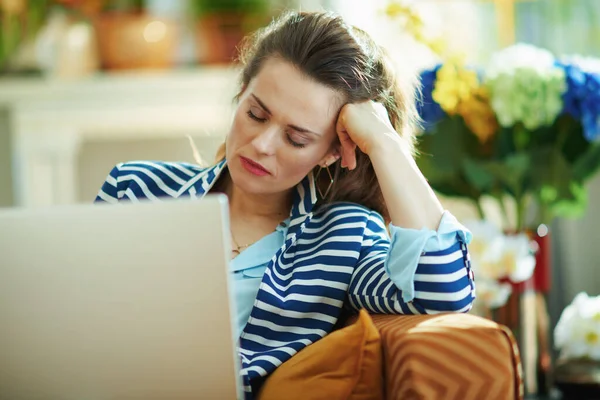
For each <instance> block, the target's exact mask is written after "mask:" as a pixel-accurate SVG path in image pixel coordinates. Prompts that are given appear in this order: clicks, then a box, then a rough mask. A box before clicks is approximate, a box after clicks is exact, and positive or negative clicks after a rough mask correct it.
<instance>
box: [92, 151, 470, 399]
mask: <svg viewBox="0 0 600 400" xmlns="http://www.w3.org/2000/svg"><path fill="white" fill-rule="evenodd" d="M224 167H225V161H223V162H221V163H219V164H217V165H215V166H213V167H210V168H200V167H198V166H194V165H191V164H183V163H166V162H146V161H139V162H129V163H125V164H119V165H117V166H116V167H114V168H113V170H112V171H111V172H110V175H109V176H108V178H107V179H106V182H105V183H104V185H103V186H102V188H101V189H100V192H99V193H98V197H97V199H96V200H97V201H99V202H109V203H116V202H118V201H121V200H129V201H138V200H139V199H150V200H158V199H160V198H161V197H169V198H179V197H184V196H185V197H195V198H201V197H202V196H203V195H204V194H206V193H207V192H208V191H209V190H210V188H211V187H212V185H213V184H214V183H215V182H216V180H217V178H218V177H219V174H220V173H221V172H222V171H223V169H224ZM316 203H317V192H316V188H315V185H314V178H313V177H312V176H309V177H307V178H305V179H304V180H303V181H302V182H301V183H299V184H298V185H297V187H296V190H295V197H294V202H293V206H292V210H291V213H290V225H289V228H288V232H287V236H286V238H285V243H284V245H283V247H282V248H281V249H279V251H278V252H277V253H276V254H275V255H274V256H273V258H272V260H271V262H270V263H269V265H268V266H267V269H266V271H265V274H264V276H263V278H262V282H261V284H260V288H259V291H258V295H257V297H256V300H255V303H254V307H253V309H252V312H251V314H250V318H249V320H248V323H247V325H246V327H245V328H244V330H243V331H242V334H241V338H240V345H239V355H240V357H241V360H242V369H241V374H242V379H243V382H244V390H245V391H246V396H247V398H252V386H253V383H254V382H258V381H260V380H261V378H262V377H265V376H267V375H268V374H270V373H271V372H273V371H274V370H275V368H277V367H278V366H279V365H281V364H282V363H283V362H285V361H286V360H288V359H289V358H290V357H292V356H293V355H294V354H296V353H297V352H299V351H300V350H302V349H303V348H305V347H306V346H308V345H310V344H311V343H314V342H316V341H317V340H319V339H321V338H322V337H324V336H325V335H327V334H328V333H329V332H331V331H332V329H333V327H334V325H335V324H336V322H337V321H338V318H339V317H340V313H341V311H342V309H343V307H344V306H349V307H351V308H354V309H361V308H365V309H367V310H368V311H370V312H372V313H386V314H431V313H439V312H467V311H468V310H469V309H470V308H471V304H472V302H473V299H474V285H473V279H472V273H471V271H470V264H469V258H468V252H467V248H466V243H464V241H461V240H459V241H457V242H456V245H455V246H453V247H451V248H448V249H446V250H444V251H439V252H435V253H423V254H422V255H421V257H420V260H419V264H418V266H417V270H416V274H415V282H414V289H415V292H414V295H415V297H414V299H413V300H412V301H410V302H405V301H403V300H402V293H401V291H400V289H398V288H397V287H396V285H395V284H394V283H393V282H392V281H391V280H390V278H389V277H388V275H387V273H386V272H385V269H384V262H385V259H386V256H387V253H388V249H389V248H390V238H389V236H388V233H387V230H386V227H385V224H384V221H383V219H382V217H381V216H380V215H379V214H378V213H376V212H374V211H372V210H369V209H367V208H365V207H362V206H360V205H357V204H353V203H336V204H330V205H325V206H322V207H315V205H316Z"/></svg>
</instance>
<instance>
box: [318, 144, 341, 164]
mask: <svg viewBox="0 0 600 400" xmlns="http://www.w3.org/2000/svg"><path fill="white" fill-rule="evenodd" d="M341 156H342V153H340V149H339V146H334V147H333V148H332V149H331V150H330V151H329V152H328V153H327V154H326V155H325V157H323V158H322V159H321V161H319V165H320V166H321V167H329V166H330V165H331V164H333V163H334V162H336V161H337V160H339V159H340V157H341Z"/></svg>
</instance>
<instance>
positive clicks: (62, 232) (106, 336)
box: [0, 195, 243, 400]
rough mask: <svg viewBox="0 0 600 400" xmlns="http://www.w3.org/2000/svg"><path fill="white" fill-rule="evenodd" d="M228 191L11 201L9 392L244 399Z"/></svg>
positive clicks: (0, 380)
mask: <svg viewBox="0 0 600 400" xmlns="http://www.w3.org/2000/svg"><path fill="white" fill-rule="evenodd" d="M228 224H229V222H228V207H227V199H226V197H225V196H223V195H213V196H207V197H206V198H204V199H203V200H202V201H198V200H177V201H165V202H160V203H138V204H119V205H105V204H102V205H80V206H64V207H55V208H48V209H7V210H0V399H2V400H4V399H10V400H20V399H27V400H29V399H53V400H54V399H56V400H71V399H72V400H86V399H92V400H93V399H111V400H117V399H128V400H130V399H131V400H133V399H144V400H150V399H161V400H164V399H172V400H177V399H233V398H236V397H237V398H243V395H242V391H241V390H240V389H241V382H240V380H239V378H238V377H239V375H238V371H239V366H238V363H239V361H238V358H237V356H236V351H235V338H234V337H233V330H232V326H231V321H232V319H231V315H232V311H233V305H232V302H231V301H230V296H229V290H228V261H229V256H230V252H229V251H228V249H230V248H231V247H230V244H229V233H228V232H229V228H228V226H229V225H228Z"/></svg>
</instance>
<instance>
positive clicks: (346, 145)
mask: <svg viewBox="0 0 600 400" xmlns="http://www.w3.org/2000/svg"><path fill="white" fill-rule="evenodd" d="M342 135H343V138H340V143H341V146H342V148H341V153H342V167H346V168H349V169H350V170H353V169H354V168H356V147H357V146H356V143H354V142H353V141H352V139H350V136H348V134H347V133H345V132H343V133H342Z"/></svg>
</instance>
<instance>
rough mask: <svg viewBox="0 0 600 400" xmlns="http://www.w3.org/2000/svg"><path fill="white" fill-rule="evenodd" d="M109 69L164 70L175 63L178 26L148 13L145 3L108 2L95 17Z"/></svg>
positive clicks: (104, 62) (128, 0)
mask: <svg viewBox="0 0 600 400" xmlns="http://www.w3.org/2000/svg"><path fill="white" fill-rule="evenodd" d="M94 25H95V27H96V32H97V35H98V48H99V53H100V59H101V61H102V66H103V68H105V69H164V68H169V67H171V66H172V65H173V62H174V53H175V48H176V43H177V34H176V32H177V29H176V27H175V24H174V23H173V22H172V21H170V20H168V19H164V18H156V17H153V16H150V15H147V14H146V13H145V2H144V0H108V1H104V2H103V7H102V10H101V12H100V13H98V14H97V15H96V16H95V17H94Z"/></svg>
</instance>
